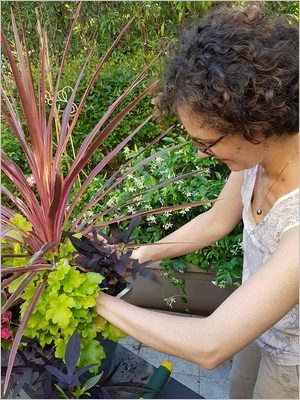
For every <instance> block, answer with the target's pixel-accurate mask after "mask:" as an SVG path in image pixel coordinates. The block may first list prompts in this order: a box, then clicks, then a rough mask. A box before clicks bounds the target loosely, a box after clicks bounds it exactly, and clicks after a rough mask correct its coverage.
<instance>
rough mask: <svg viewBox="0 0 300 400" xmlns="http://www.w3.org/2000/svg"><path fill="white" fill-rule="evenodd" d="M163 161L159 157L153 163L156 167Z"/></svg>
mask: <svg viewBox="0 0 300 400" xmlns="http://www.w3.org/2000/svg"><path fill="white" fill-rule="evenodd" d="M163 161H164V160H163V159H162V158H161V157H157V158H156V159H155V163H156V164H157V165H159V164H161V163H162V162H163Z"/></svg>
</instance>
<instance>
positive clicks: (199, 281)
mask: <svg viewBox="0 0 300 400" xmlns="http://www.w3.org/2000/svg"><path fill="white" fill-rule="evenodd" d="M147 268H149V269H150V270H151V272H153V273H154V274H155V275H156V277H157V278H158V279H159V283H155V282H153V281H150V280H149V279H145V278H143V277H141V276H137V277H136V279H135V280H133V279H132V278H127V279H128V280H129V281H130V282H133V289H132V291H131V295H130V298H129V300H128V301H129V302H130V303H131V304H135V305H137V306H140V307H146V308H151V309H156V310H164V311H175V312H184V304H183V302H182V301H181V300H180V297H175V299H176V302H175V303H174V304H173V305H172V308H170V307H168V306H167V304H166V302H165V300H164V299H165V298H168V297H170V296H176V295H178V290H177V289H176V288H173V287H171V286H170V283H169V280H168V279H167V278H165V277H163V276H162V274H161V272H162V268H161V267H160V265H159V262H155V263H152V264H151V265H149V266H148V267H147ZM177 277H178V278H179V277H180V278H183V279H185V280H186V290H187V294H188V303H189V307H190V309H191V313H192V314H195V315H202V316H207V315H210V314H211V313H212V312H213V311H214V310H215V309H216V308H217V307H218V306H219V305H220V304H221V303H222V302H223V301H224V300H225V299H226V298H227V297H228V296H229V295H230V294H231V293H233V291H234V290H235V289H236V288H231V289H229V288H224V289H221V288H219V287H216V286H215V285H214V284H213V283H212V281H213V280H214V278H215V274H214V273H213V272H212V271H208V272H207V271H204V270H201V269H200V268H199V267H197V266H194V265H191V266H189V267H188V269H187V271H186V272H184V273H183V274H181V273H178V275H177Z"/></svg>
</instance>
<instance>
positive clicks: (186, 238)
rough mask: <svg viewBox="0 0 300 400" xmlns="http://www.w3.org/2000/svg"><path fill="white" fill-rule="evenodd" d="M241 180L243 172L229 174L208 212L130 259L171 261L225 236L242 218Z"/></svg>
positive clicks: (134, 253) (143, 247)
mask: <svg viewBox="0 0 300 400" xmlns="http://www.w3.org/2000/svg"><path fill="white" fill-rule="evenodd" d="M243 179H244V172H243V171H240V172H232V173H231V174H230V176H229V178H228V181H227V182H226V184H225V186H224V188H223V190H222V191H221V193H220V195H219V197H218V201H216V203H215V204H214V206H213V207H212V208H211V209H210V210H209V211H207V212H204V213H202V214H200V215H198V216H197V217H196V218H194V219H192V220H191V221H190V222H188V223H187V224H185V225H184V226H182V227H181V228H179V229H178V230H176V231H175V232H173V233H171V234H170V235H168V236H166V237H165V238H163V239H162V240H160V241H158V242H157V243H160V245H159V246H158V245H154V246H141V247H140V248H139V249H137V250H135V251H134V252H133V255H132V257H133V258H137V259H138V260H139V261H140V262H144V261H148V260H152V261H158V260H163V259H165V258H174V257H178V256H181V255H183V254H187V253H191V252H193V251H196V250H199V249H201V248H203V247H206V246H208V245H210V244H211V243H214V242H216V241H217V240H218V239H220V238H222V237H223V236H225V235H226V234H228V233H229V232H230V231H232V229H233V228H234V227H235V226H236V225H237V223H238V222H239V221H240V220H241V217H242V200H241V187H242V184H243ZM164 243H167V244H166V245H163V244H164ZM168 243H172V244H168Z"/></svg>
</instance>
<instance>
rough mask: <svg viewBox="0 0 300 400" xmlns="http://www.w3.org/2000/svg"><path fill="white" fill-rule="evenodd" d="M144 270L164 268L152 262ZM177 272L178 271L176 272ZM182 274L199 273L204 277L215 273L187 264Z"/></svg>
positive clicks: (158, 262) (157, 262) (156, 262)
mask: <svg viewBox="0 0 300 400" xmlns="http://www.w3.org/2000/svg"><path fill="white" fill-rule="evenodd" d="M146 268H151V269H156V270H163V269H164V268H163V267H161V265H160V261H154V262H153V263H151V264H149V265H147V266H146ZM178 272H179V271H178ZM184 272H192V273H198V274H199V273H200V274H204V275H205V274H206V275H215V271H214V270H213V269H212V268H210V269H209V270H205V269H202V268H201V267H200V266H199V265H195V264H190V263H188V264H187V268H186V270H185V271H184Z"/></svg>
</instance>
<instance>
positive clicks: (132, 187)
mask: <svg viewBox="0 0 300 400" xmlns="http://www.w3.org/2000/svg"><path fill="white" fill-rule="evenodd" d="M127 190H128V192H130V193H132V192H135V188H134V186H129V188H128V189H127Z"/></svg>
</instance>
